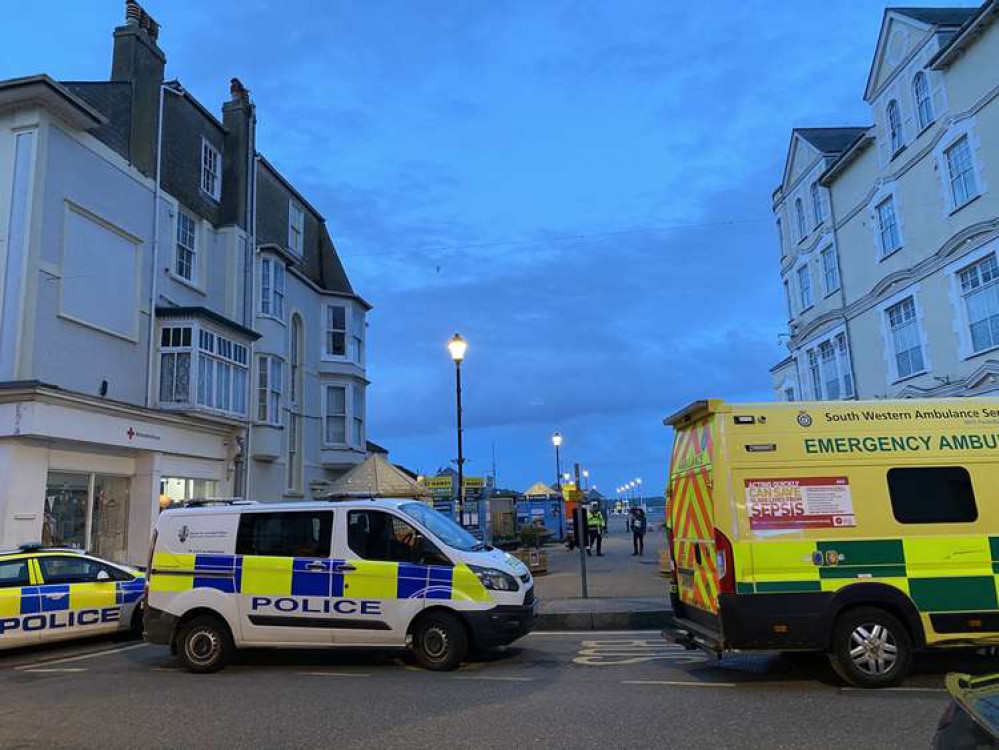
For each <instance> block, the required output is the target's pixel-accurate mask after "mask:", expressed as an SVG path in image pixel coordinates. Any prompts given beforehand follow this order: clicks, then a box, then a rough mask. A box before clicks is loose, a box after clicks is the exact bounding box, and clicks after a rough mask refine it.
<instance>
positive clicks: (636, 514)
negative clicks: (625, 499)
mask: <svg viewBox="0 0 999 750" xmlns="http://www.w3.org/2000/svg"><path fill="white" fill-rule="evenodd" d="M648 528H649V520H648V518H646V517H645V511H644V510H642V509H641V508H632V509H631V543H632V546H633V547H634V549H635V551H634V552H632V553H631V556H632V557H635V556H636V555H637V556H644V555H645V532H646V531H647V530H648Z"/></svg>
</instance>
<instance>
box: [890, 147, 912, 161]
mask: <svg viewBox="0 0 999 750" xmlns="http://www.w3.org/2000/svg"><path fill="white" fill-rule="evenodd" d="M908 145H909V144H907V143H903V144H902V145H901V146H899V147H898V148H897V149H895V151H894V152H893V153H892V155H891V159H889V160H888V161H895V159H897V158H898V157H899V156H901V155H902V154H904V153H905V148H906V146H908Z"/></svg>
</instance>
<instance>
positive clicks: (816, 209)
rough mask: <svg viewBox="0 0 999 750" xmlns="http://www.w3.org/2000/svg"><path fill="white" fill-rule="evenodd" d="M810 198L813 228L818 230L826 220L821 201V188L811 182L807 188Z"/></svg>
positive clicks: (823, 204)
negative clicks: (813, 215) (813, 218)
mask: <svg viewBox="0 0 999 750" xmlns="http://www.w3.org/2000/svg"><path fill="white" fill-rule="evenodd" d="M809 192H810V193H811V196H812V213H813V214H815V226H816V228H818V227H819V226H821V225H822V222H824V221H825V220H826V209H825V202H824V201H823V200H822V188H821V187H819V183H818V182H817V181H816V182H813V183H812V186H811V187H810V188H809Z"/></svg>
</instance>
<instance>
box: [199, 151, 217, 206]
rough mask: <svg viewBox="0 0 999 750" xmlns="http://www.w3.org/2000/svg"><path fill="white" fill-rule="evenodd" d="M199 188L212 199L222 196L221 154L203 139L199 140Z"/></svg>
mask: <svg viewBox="0 0 999 750" xmlns="http://www.w3.org/2000/svg"><path fill="white" fill-rule="evenodd" d="M201 189H202V191H204V192H205V193H206V194H208V196H209V197H210V198H212V200H216V201H217V200H218V199H219V198H221V197H222V155H221V154H220V153H219V152H218V149H217V148H215V147H214V146H213V145H212V144H210V143H209V142H208V141H206V140H204V139H202V140H201Z"/></svg>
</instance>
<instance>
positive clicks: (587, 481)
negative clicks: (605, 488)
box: [583, 469, 590, 490]
mask: <svg viewBox="0 0 999 750" xmlns="http://www.w3.org/2000/svg"><path fill="white" fill-rule="evenodd" d="M589 486H590V470H589V469H583V489H584V490H586V489H588V488H589Z"/></svg>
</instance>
